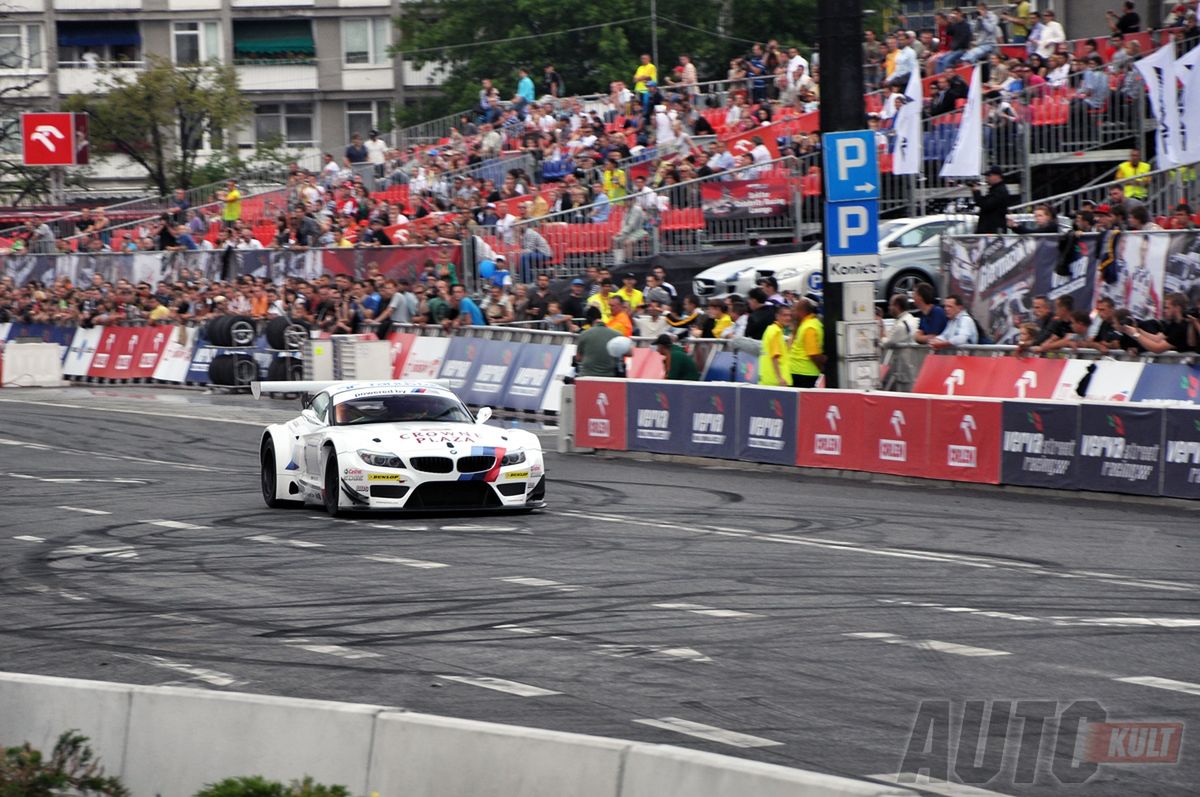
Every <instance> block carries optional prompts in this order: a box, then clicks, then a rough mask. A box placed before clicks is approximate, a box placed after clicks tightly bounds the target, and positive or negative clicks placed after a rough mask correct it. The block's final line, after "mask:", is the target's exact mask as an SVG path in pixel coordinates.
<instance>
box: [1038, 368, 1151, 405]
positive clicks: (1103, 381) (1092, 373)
mask: <svg viewBox="0 0 1200 797" xmlns="http://www.w3.org/2000/svg"><path fill="white" fill-rule="evenodd" d="M1145 367H1146V366H1145V363H1126V362H1115V361H1113V360H1099V361H1094V362H1088V361H1087V360H1067V361H1066V363H1065V364H1064V366H1063V370H1062V372H1061V373H1060V374H1059V377H1058V383H1057V384H1056V385H1055V388H1054V396H1053V397H1054V398H1056V399H1061V400H1067V401H1078V400H1079V399H1080V398H1086V399H1093V400H1095V401H1129V400H1130V399H1131V398H1132V397H1133V391H1134V389H1136V388H1137V383H1138V379H1140V378H1141V376H1142V369H1143V368H1145ZM1085 378H1086V379H1087V382H1086V383H1084V379H1085ZM1081 385H1082V386H1083V389H1084V394H1083V396H1080V395H1079V388H1080V386H1081Z"/></svg>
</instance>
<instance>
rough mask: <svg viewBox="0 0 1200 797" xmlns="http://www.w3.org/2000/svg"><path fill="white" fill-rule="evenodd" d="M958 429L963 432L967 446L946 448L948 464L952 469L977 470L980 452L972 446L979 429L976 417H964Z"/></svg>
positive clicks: (952, 445)
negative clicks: (976, 431)
mask: <svg viewBox="0 0 1200 797" xmlns="http://www.w3.org/2000/svg"><path fill="white" fill-rule="evenodd" d="M958 428H959V429H961V430H962V432H963V436H964V437H966V438H967V444H966V445H955V444H951V445H949V446H946V464H947V465H948V466H950V467H951V468H977V467H979V450H978V449H977V448H975V446H973V445H971V443H973V442H974V433H975V430H976V429H977V428H978V427H977V426H976V425H975V416H973V415H964V416H962V420H961V421H959V424H958Z"/></svg>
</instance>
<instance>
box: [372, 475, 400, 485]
mask: <svg viewBox="0 0 1200 797" xmlns="http://www.w3.org/2000/svg"><path fill="white" fill-rule="evenodd" d="M367 481H368V482H389V483H391V484H403V483H404V477H403V476H398V475H396V474H394V473H369V474H367Z"/></svg>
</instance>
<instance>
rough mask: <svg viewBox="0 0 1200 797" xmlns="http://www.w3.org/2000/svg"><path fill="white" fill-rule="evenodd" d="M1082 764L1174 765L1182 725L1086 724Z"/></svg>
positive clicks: (1181, 737) (1140, 723)
mask: <svg viewBox="0 0 1200 797" xmlns="http://www.w3.org/2000/svg"><path fill="white" fill-rule="evenodd" d="M1087 732H1088V735H1087V756H1086V760H1087V761H1091V762H1093V763H1096V764H1176V763H1178V762H1179V746H1180V743H1181V742H1182V740H1183V723H1182V722H1089V723H1088V725H1087Z"/></svg>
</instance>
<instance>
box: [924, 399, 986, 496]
mask: <svg viewBox="0 0 1200 797" xmlns="http://www.w3.org/2000/svg"><path fill="white" fill-rule="evenodd" d="M1003 407H1004V404H1003V403H1002V402H1001V401H999V400H995V399H993V400H987V399H975V400H968V401H962V400H958V399H950V398H935V399H930V400H929V467H928V469H927V470H926V471H925V473H923V474H922V475H923V476H928V477H930V478H932V479H949V480H951V481H961V482H975V483H976V484H999V483H1000V442H1001V437H1002V429H1001V424H1002V418H1001V414H1002V412H1001V411H1002V409H1003Z"/></svg>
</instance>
